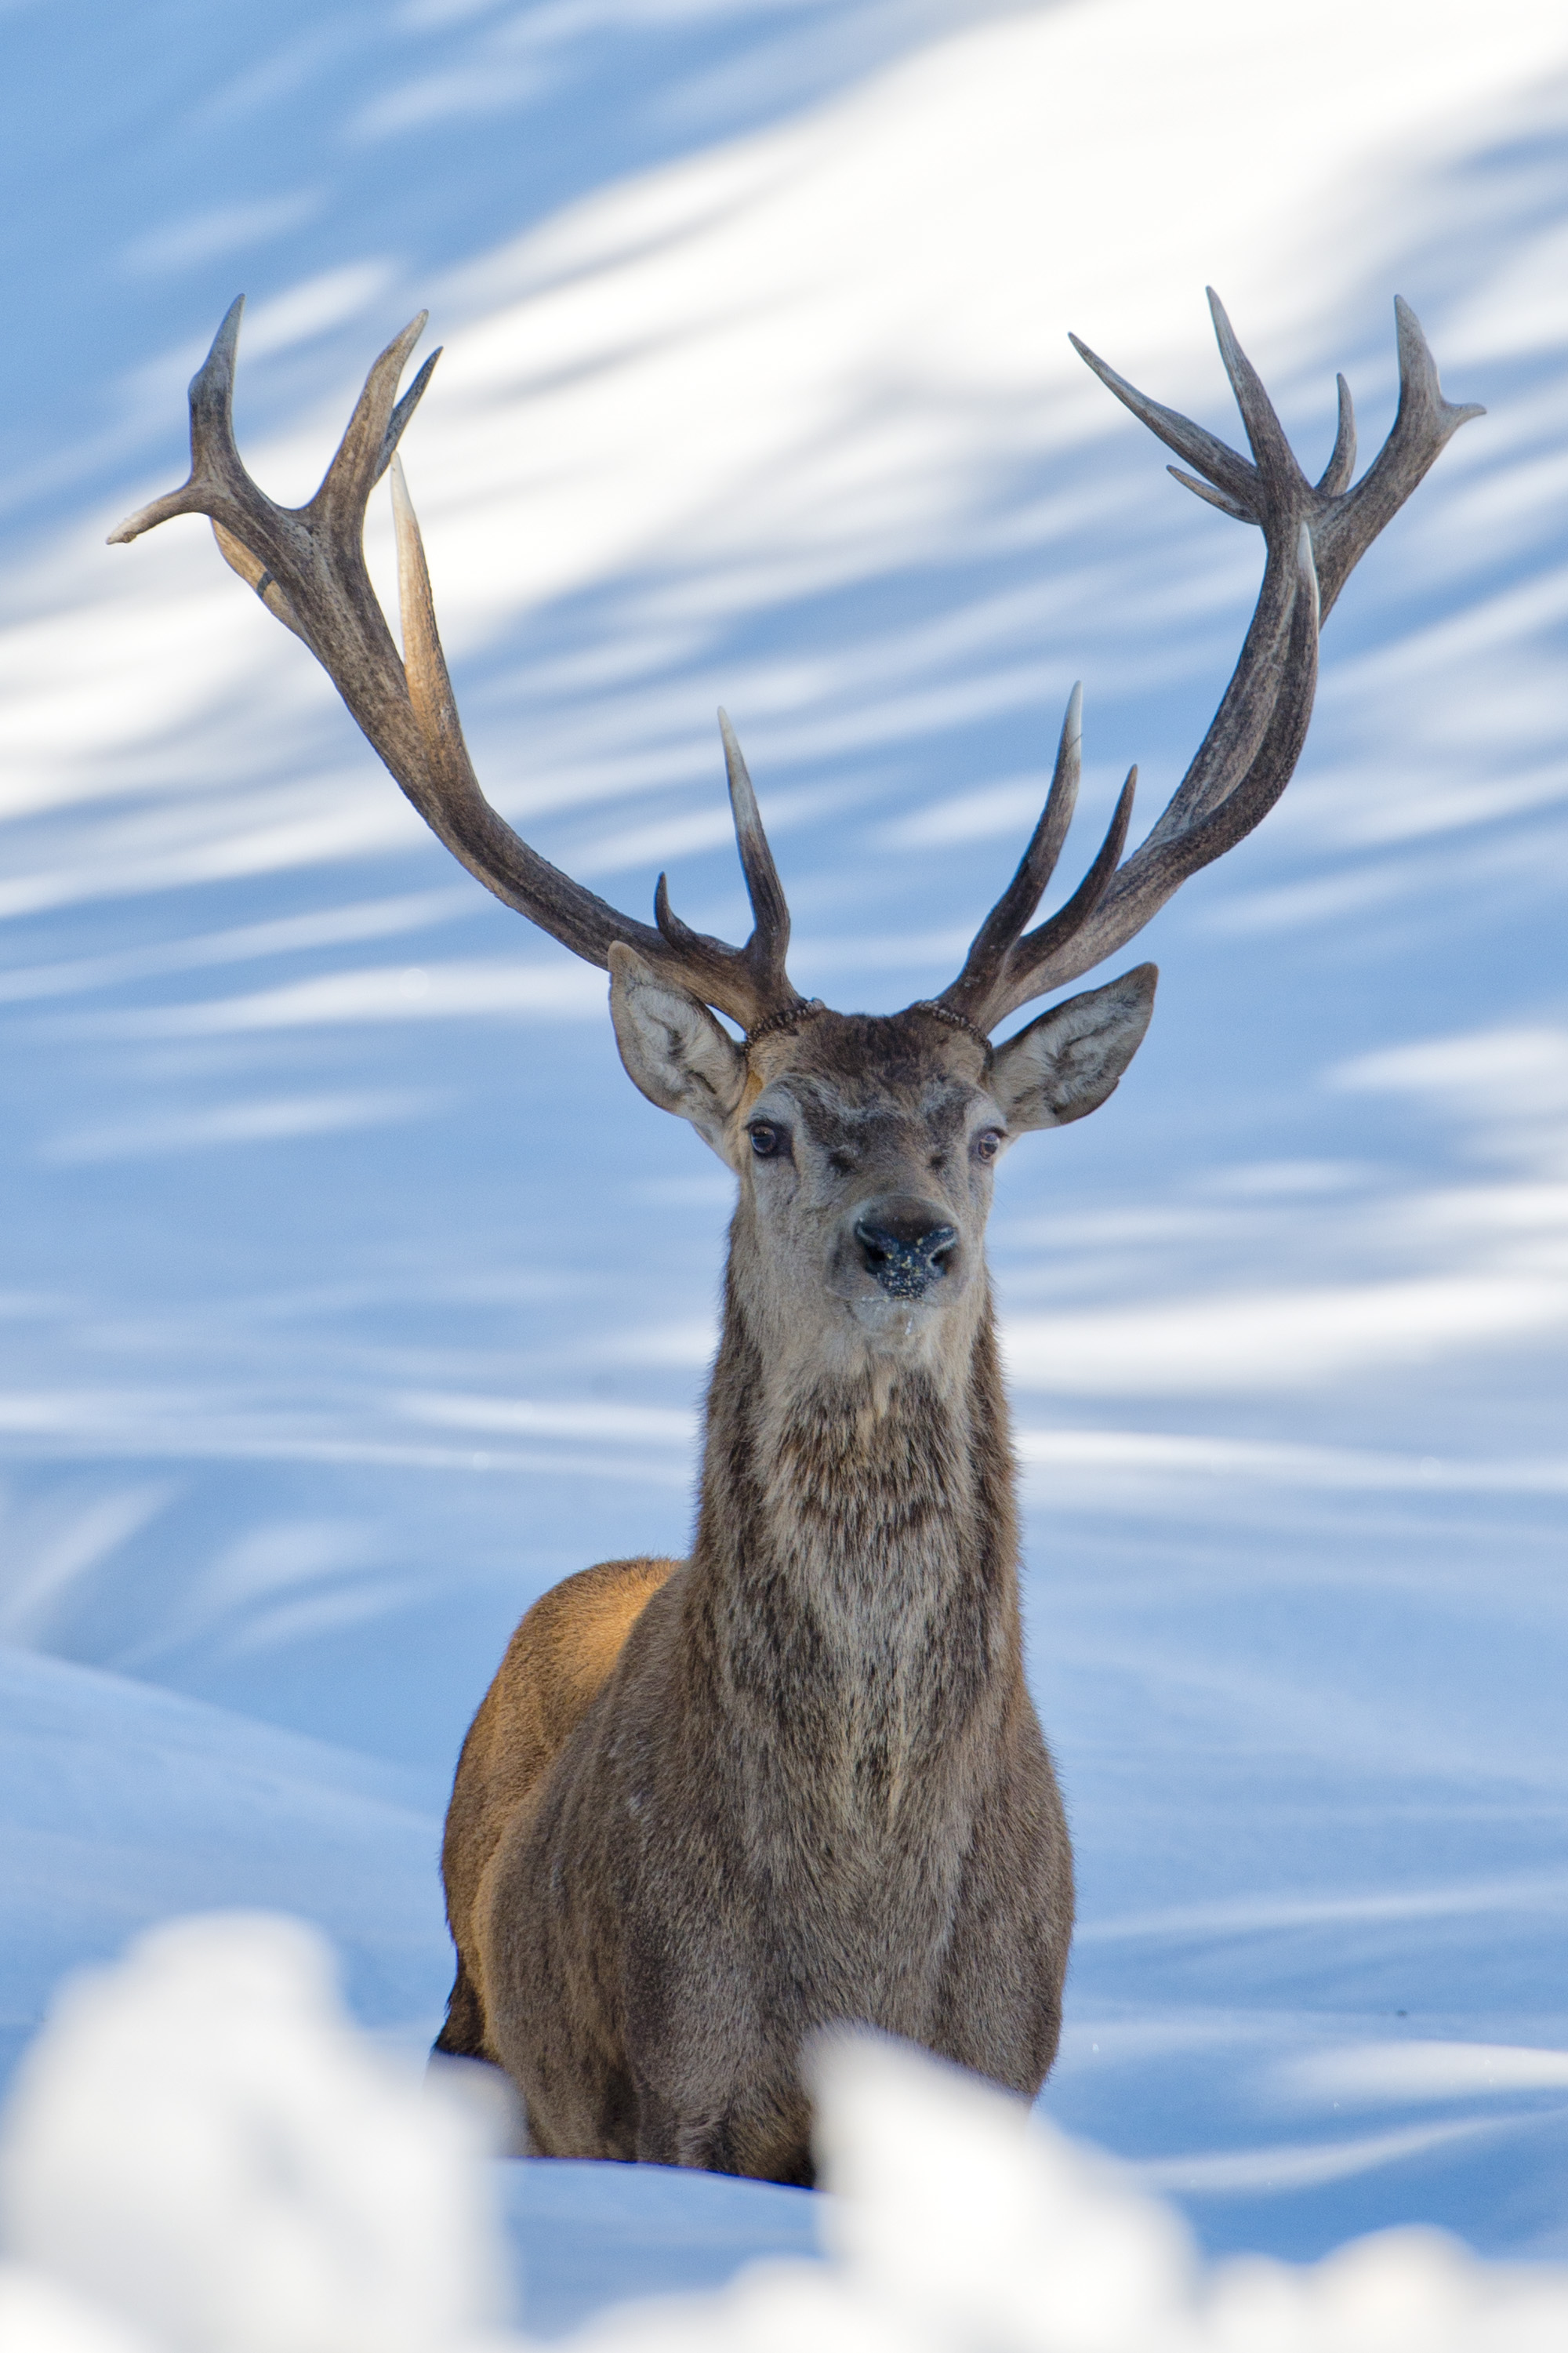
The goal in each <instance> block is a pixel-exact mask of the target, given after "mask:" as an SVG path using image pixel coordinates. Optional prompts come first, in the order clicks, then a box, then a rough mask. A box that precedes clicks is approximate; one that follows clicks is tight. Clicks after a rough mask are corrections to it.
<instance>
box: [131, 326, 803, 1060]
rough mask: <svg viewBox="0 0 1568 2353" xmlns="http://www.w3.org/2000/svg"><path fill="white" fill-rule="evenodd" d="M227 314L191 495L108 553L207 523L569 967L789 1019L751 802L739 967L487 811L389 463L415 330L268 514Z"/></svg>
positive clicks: (136, 519) (436, 823) (400, 424)
mask: <svg viewBox="0 0 1568 2353" xmlns="http://www.w3.org/2000/svg"><path fill="white" fill-rule="evenodd" d="M240 309H241V305H240V304H239V303H238V302H236V303H235V304H234V305H233V307H232V308H231V310H230V311H229V312H228V315H227V317H226V319H225V321H224V322H223V325H222V326H221V327H220V328H219V330H218V333H217V336H216V340H215V342H214V343H213V347H212V350H211V352H210V353H208V355H207V358H206V360H205V362H204V364H203V365H202V367H201V368H200V369H199V370H198V372H197V374H196V375H195V379H194V381H193V382H192V385H191V471H190V475H189V477H188V479H187V480H185V481H184V483H183V484H182V485H181V487H180V489H179V490H177V491H171V492H170V493H169V494H168V496H167V497H165V498H162V499H155V500H154V501H153V502H152V504H151V505H150V506H146V507H143V508H142V511H141V512H140V513H138V514H135V515H132V517H131V518H130V520H129V521H128V522H123V523H121V526H120V528H119V530H118V531H116V532H114V533H111V534H110V536H111V538H112V539H113V540H115V541H117V542H124V541H127V540H132V539H135V538H136V537H138V536H139V534H140V533H142V532H144V531H148V530H151V529H152V527H153V525H154V524H155V523H160V522H165V521H167V519H168V518H169V517H170V516H172V515H177V514H205V515H207V516H209V517H210V518H211V520H212V523H213V527H214V531H215V533H216V536H217V541H218V545H219V547H220V548H221V549H222V551H223V554H224V555H225V557H226V560H227V561H228V562H229V563H230V564H231V565H233V566H234V568H235V570H236V571H237V572H238V573H239V574H240V575H241V577H242V578H243V579H245V580H247V581H248V582H249V584H250V586H252V587H253V588H255V589H256V591H257V593H258V596H260V597H261V598H262V601H263V602H264V603H265V604H266V605H267V607H268V610H269V611H270V612H271V613H272V614H273V615H274V616H275V617H276V618H277V619H279V620H280V621H282V622H283V623H284V624H285V625H286V626H287V627H288V628H291V629H293V630H294V631H295V633H296V635H298V636H299V637H300V638H303V640H304V642H305V643H306V644H307V645H308V646H309V647H310V650H311V652H312V653H313V654H314V655H315V656H316V659H318V660H319V661H320V662H321V667H322V668H323V669H324V670H326V672H327V674H328V676H329V677H330V678H331V681H332V682H333V684H334V685H335V686H336V688H337V690H338V692H339V693H340V694H341V695H342V699H343V701H344V702H345V703H346V704H347V705H348V708H349V710H350V711H351V712H352V713H353V717H354V718H355V719H356V720H357V721H358V723H359V724H360V726H361V727H362V728H363V731H364V733H365V734H366V735H367V736H368V738H369V739H370V742H371V743H372V744H374V747H375V749H376V751H377V752H378V753H379V754H380V755H381V757H382V759H383V760H384V762H385V764H386V765H387V767H388V768H389V769H390V770H391V772H392V775H393V776H394V777H395V779H396V781H397V783H398V784H399V785H400V786H402V788H403V790H404V792H405V793H406V795H407V796H408V798H409V799H410V800H411V801H412V802H413V804H414V806H415V807H416V809H417V810H418V811H419V813H420V815H421V817H423V818H424V819H425V821H426V824H427V825H429V826H430V828H432V830H433V831H434V832H435V833H436V834H437V835H438V836H439V838H440V839H441V840H442V841H444V842H445V843H446V845H447V848H448V849H450V850H451V851H452V852H453V853H454V855H455V856H456V857H458V859H460V860H461V861H462V863H463V864H464V865H465V866H466V867H468V871H469V872H470V873H472V874H474V875H475V876H477V877H478V879H479V881H481V882H483V883H484V885H485V887H486V888H487V890H489V891H492V892H494V893H495V895H496V897H497V898H498V899H500V900H501V901H503V902H504V903H505V904H506V905H508V906H510V907H513V908H515V909H516V910H517V911H518V913H520V914H523V915H526V916H527V917H528V918H529V919H530V921H531V922H532V923H538V924H539V925H540V927H541V928H542V930H544V931H547V932H549V933H550V934H552V937H554V938H555V939H558V940H560V941H561V942H562V944H563V945H564V946H566V947H569V948H570V949H572V951H573V952H574V955H580V956H583V957H584V959H585V960H586V961H587V962H588V963H590V964H596V965H601V966H603V965H607V964H608V962H609V951H610V949H611V947H612V946H613V945H614V944H615V943H616V941H617V940H620V941H624V942H625V943H626V945H628V946H630V947H633V948H635V949H636V950H637V953H638V954H639V955H643V956H645V957H647V959H648V961H649V962H650V963H652V964H653V965H655V966H656V967H657V968H658V970H659V971H661V972H662V973H663V974H665V975H666V976H668V978H670V979H671V980H673V981H675V982H676V983H677V985H678V986H679V987H685V988H688V989H689V990H690V992H691V993H692V994H693V995H694V996H697V997H700V998H701V999H702V1000H703V1002H704V1003H706V1004H709V1005H711V1006H714V1007H715V1008H717V1009H718V1010H719V1011H720V1012H722V1013H727V1014H729V1015H730V1016H731V1018H732V1019H734V1020H736V1021H739V1022H740V1023H741V1024H742V1026H743V1027H745V1028H748V1029H751V1028H754V1027H755V1025H756V1024H757V1023H758V1021H760V1020H762V1019H763V1018H766V1017H767V1016H769V1015H772V1014H775V1013H777V1012H778V1011H779V1010H780V1008H781V1006H787V1005H788V1004H789V1003H791V1002H798V1000H796V999H795V997H794V992H793V990H791V988H790V986H789V982H788V978H787V976H786V975H785V973H784V944H786V943H787V940H788V936H789V919H788V913H787V910H785V908H784V892H783V891H782V889H781V888H780V886H779V881H778V877H777V874H776V873H775V872H774V871H773V862H772V860H771V858H770V857H769V856H768V853H767V846H766V843H765V840H763V836H762V827H761V821H760V819H758V818H757V817H756V805H755V800H754V797H751V795H750V786H749V784H746V785H745V786H744V787H743V796H742V795H741V794H737V793H736V788H735V786H734V779H733V774H732V775H731V792H732V795H733V796H734V797H735V799H736V808H737V826H738V829H739V830H740V832H741V835H742V862H743V863H744V864H745V866H746V873H747V881H748V885H749V886H750V887H751V889H752V902H753V905H754V906H756V908H757V911H758V918H759V921H758V927H757V930H756V931H755V932H754V933H753V935H752V943H751V944H749V945H748V947H747V948H746V949H738V948H731V947H727V946H726V945H725V944H724V943H723V942H722V941H720V940H700V939H699V937H698V935H697V934H695V933H688V932H687V930H686V927H685V925H683V924H677V923H676V920H675V918H674V917H670V918H669V923H668V928H667V927H665V926H663V925H662V923H661V928H660V929H658V930H655V929H654V928H653V926H652V925H650V924H647V923H637V921H636V920H635V919H634V918H633V917H631V916H629V915H624V914H622V913H620V912H619V910H618V909H616V908H615V907H612V906H611V905H610V904H609V903H608V902H607V901H605V900H604V899H601V898H599V897H598V896H597V895H596V894H595V892H592V891H588V890H585V889H584V887H583V885H582V884H581V883H578V882H574V881H573V880H572V878H571V876H570V875H567V874H563V872H562V871H560V869H559V868H558V867H555V866H552V864H551V863H550V861H549V860H548V859H545V858H542V857H541V856H540V854H539V852H538V851H537V850H536V849H532V848H531V846H530V844H529V843H528V842H526V841H524V840H523V839H522V838H521V835H519V834H517V833H515V832H514V831H513V830H512V828H511V827H510V826H509V825H508V824H507V822H506V820H505V819H504V818H502V817H500V815H499V814H498V813H497V811H496V810H495V809H493V808H492V807H490V805H489V801H487V800H486V798H485V797H484V794H483V792H482V791H481V789H480V787H479V779H478V778H477V776H475V774H474V768H473V763H472V762H471V761H470V759H469V757H468V747H467V745H466V744H465V743H464V741H463V730H462V723H461V722H460V720H459V718H458V706H457V702H456V698H455V697H454V695H453V693H452V684H451V680H450V677H449V676H448V673H447V662H446V657H445V655H444V653H443V651H442V649H441V639H440V633H439V631H438V629H437V625H436V611H435V605H434V601H433V599H432V597H431V594H430V578H429V571H428V567H427V566H426V561H425V551H424V546H423V543H422V542H421V540H420V536H419V526H418V522H417V521H416V517H415V513H414V509H413V506H412V505H411V503H410V501H409V498H408V491H407V485H406V484H405V481H404V480H403V475H402V469H401V467H400V466H396V465H395V463H394V460H395V451H396V448H397V444H398V441H399V439H400V438H401V436H402V434H403V432H404V429H405V427H406V425H407V423H408V421H409V418H410V417H412V416H413V414H414V411H415V408H416V406H417V405H418V402H419V399H420V397H421V396H422V395H423V393H424V391H425V388H426V385H427V384H428V383H429V381H430V373H431V370H432V368H433V367H434V365H435V363H436V360H437V358H438V357H439V353H432V355H431V357H430V358H429V359H428V360H426V363H425V364H424V366H423V367H422V368H421V369H420V370H419V373H418V375H416V377H415V379H414V382H413V383H412V384H411V385H410V386H409V388H408V390H407V391H406V392H405V394H404V395H403V396H402V398H401V399H399V398H398V397H397V382H398V377H399V376H400V375H401V374H402V371H403V367H404V364H405V361H406V359H407V357H408V354H409V352H410V351H411V350H412V348H413V345H414V343H416V340H417V338H418V336H419V334H420V332H422V330H423V328H424V325H425V314H424V313H423V312H421V314H420V316H419V317H418V318H417V319H416V320H413V321H411V322H410V323H409V324H408V326H406V327H405V329H404V330H403V332H402V333H401V334H400V335H396V336H395V337H394V339H393V341H392V342H391V343H389V344H388V345H387V347H386V349H385V350H384V352H383V353H382V354H381V356H380V357H379V359H378V360H377V361H376V363H375V364H374V367H373V368H372V369H371V371H370V374H369V375H368V376H367V377H366V379H365V385H364V389H363V392H362V393H361V395H360V396H359V399H358V401H357V402H356V403H355V406H354V411H353V417H351V418H350V420H349V426H348V429H347V431H346V432H345V433H344V435H343V438H342V441H341V443H340V444H339V446H338V449H337V451H336V454H335V455H334V457H333V459H332V461H331V465H330V466H329V467H328V469H327V471H326V474H325V475H324V477H323V478H322V480H321V487H320V489H319V490H318V491H316V494H315V496H314V497H313V498H312V499H311V500H310V503H309V505H307V506H303V507H280V506H279V505H277V504H276V503H275V502H274V501H272V500H270V499H268V497H266V495H265V494H264V493H263V492H262V491H260V490H258V488H257V485H256V484H255V483H254V482H253V481H252V480H251V479H250V477H249V475H248V474H247V472H246V470H245V467H244V466H243V464H242V463H241V461H240V458H239V453H238V451H237V448H236V446H235V441H234V430H233V422H232V407H233V388H234V364H235V348H236V343H237V337H238V332H239V319H240ZM389 465H393V467H394V471H393V512H394V515H395V522H396V528H397V546H398V583H399V591H400V596H401V600H402V606H403V618H404V628H405V645H406V654H407V666H406V670H405V664H404V661H403V659H400V658H399V655H398V651H397V648H396V646H395V644H394V642H393V638H392V632H391V631H390V629H389V628H387V626H386V618H385V616H384V614H383V612H382V609H381V607H380V605H379V604H378V602H377V601H376V596H375V591H374V588H373V586H372V585H371V580H370V575H369V573H368V571H367V570H366V568H365V562H364V550H363V523H364V510H365V503H366V501H367V500H368V498H369V496H370V493H371V491H372V490H373V489H374V486H375V484H376V482H377V481H378V480H380V478H381V476H382V474H383V473H384V472H385V471H386V470H387V468H388V466H389ZM737 756H738V755H737ZM743 775H744V771H743V768H742V776H743ZM742 798H744V800H745V802H746V804H747V806H746V807H744V808H743V807H742ZM742 816H744V817H745V819H746V822H745V823H744V824H743V825H742V822H741V820H742ZM759 844H761V848H760V850H759V848H758V845H759ZM661 894H662V884H661ZM666 913H668V907H666ZM764 913H765V915H766V920H765V921H764V920H763V916H764Z"/></svg>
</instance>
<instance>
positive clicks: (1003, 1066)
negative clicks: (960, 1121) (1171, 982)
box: [991, 964, 1160, 1134]
mask: <svg viewBox="0 0 1568 2353" xmlns="http://www.w3.org/2000/svg"><path fill="white" fill-rule="evenodd" d="M1159 977H1160V975H1159V970H1158V968H1157V966H1155V965H1152V964H1141V965H1137V966H1136V967H1135V969H1134V970H1133V971H1131V972H1124V973H1123V974H1122V975H1121V978H1120V979H1119V980H1111V981H1108V982H1107V983H1106V985H1105V987H1103V988H1091V989H1089V990H1087V991H1086V992H1085V994H1084V995H1083V996H1082V997H1068V1001H1067V1003H1066V1004H1065V1005H1053V1006H1052V1008H1051V1009H1050V1011H1049V1012H1048V1013H1042V1014H1041V1016H1040V1018H1039V1019H1038V1020H1037V1021H1031V1022H1030V1024H1029V1026H1028V1028H1027V1029H1020V1030H1019V1032H1018V1034H1017V1036H1016V1038H1009V1039H1008V1040H1007V1043H1006V1044H1005V1046H999V1047H998V1048H997V1049H996V1060H995V1061H994V1063H993V1065H992V1070H991V1091H992V1092H993V1093H994V1095H995V1097H996V1100H997V1102H998V1103H1000V1104H1001V1106H1002V1109H1003V1111H1004V1112H1005V1114H1006V1119H1007V1124H1008V1126H1009V1127H1010V1128H1011V1129H1012V1130H1013V1131H1014V1133H1015V1134H1020V1133H1021V1132H1022V1131H1023V1130H1024V1129H1026V1128H1030V1127H1066V1125H1067V1124H1068V1121H1069V1120H1074V1119H1082V1118H1084V1117H1085V1116H1086V1115H1087V1114H1088V1113H1089V1112H1091V1111H1098V1110H1099V1109H1100V1104H1101V1103H1103V1102H1104V1101H1105V1099H1106V1097H1107V1095H1110V1094H1113V1093H1114V1092H1115V1091H1116V1084H1117V1082H1118V1080H1119V1079H1120V1078H1121V1073H1122V1071H1124V1070H1125V1069H1126V1068H1127V1065H1128V1063H1129V1062H1130V1061H1131V1060H1132V1057H1133V1055H1134V1054H1135V1053H1136V1052H1137V1051H1138V1049H1139V1047H1140V1046H1141V1045H1142V1042H1143V1032H1144V1030H1145V1029H1147V1028H1148V1027H1149V1017H1150V1015H1151V1014H1152V1012H1153V1010H1154V984H1155V982H1156V981H1157V980H1158V978H1159Z"/></svg>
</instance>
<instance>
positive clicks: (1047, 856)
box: [940, 681, 1083, 1029]
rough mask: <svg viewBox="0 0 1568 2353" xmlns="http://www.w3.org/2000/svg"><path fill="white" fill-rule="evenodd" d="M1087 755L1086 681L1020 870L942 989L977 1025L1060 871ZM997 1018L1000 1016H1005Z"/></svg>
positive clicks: (1074, 697)
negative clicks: (958, 970) (953, 977)
mask: <svg viewBox="0 0 1568 2353" xmlns="http://www.w3.org/2000/svg"><path fill="white" fill-rule="evenodd" d="M1082 756H1083V686H1082V683H1081V681H1080V683H1079V684H1078V685H1077V686H1075V687H1074V688H1073V691H1072V692H1071V693H1070V694H1069V695H1068V707H1067V712H1066V713H1065V715H1064V717H1063V720H1062V732H1061V735H1060V738H1059V740H1058V744H1057V760H1056V766H1055V767H1054V769H1053V770H1052V772H1051V785H1050V790H1049V792H1048V793H1047V796H1046V805H1045V807H1044V808H1043V809H1042V810H1041V811H1040V815H1039V818H1038V820H1037V824H1036V826H1035V830H1034V832H1033V834H1032V835H1031V836H1030V838H1029V846H1028V848H1027V849H1026V850H1025V852H1024V855H1023V857H1022V858H1021V860H1019V862H1018V871H1017V872H1016V874H1015V875H1014V877H1013V880H1012V881H1011V882H1009V883H1008V885H1007V888H1006V889H1005V891H1004V892H1003V893H1002V896H1001V897H1000V898H999V899H998V900H997V902H996V904H995V905H994V907H993V908H992V910H991V913H989V914H988V915H987V916H986V918H985V921H984V923H982V924H981V926H980V929H979V930H978V931H977V932H976V933H975V934H974V938H973V941H972V943H971V944H970V950H969V954H968V955H967V956H966V957H965V958H964V960H963V971H962V972H961V973H960V974H959V976H958V978H957V979H956V980H955V981H953V982H952V983H951V984H950V985H949V987H946V988H944V989H943V990H942V997H941V1000H940V1001H941V1002H942V1004H943V1005H951V1006H952V1009H953V1011H954V1012H955V1013H962V1014H963V1017H964V1018H965V1020H968V1021H973V1023H974V1024H975V1026H976V1028H977V1029H983V1028H984V1027H985V1023H984V1012H985V1008H986V1006H987V1005H988V1004H989V1002H990V1000H991V997H992V995H993V993H994V989H995V987H996V982H997V979H998V977H999V976H1000V975H1001V973H1002V971H1003V969H1004V967H1005V965H1006V962H1007V959H1008V956H1009V955H1010V954H1011V952H1012V950H1013V948H1014V946H1015V944H1016V942H1017V939H1018V936H1019V934H1020V933H1021V932H1022V931H1023V928H1024V926H1025V924H1026V923H1027V922H1028V920H1029V918H1030V916H1031V915H1032V914H1033V913H1034V912H1035V910H1036V908H1037V906H1038V905H1039V903H1040V901H1041V900H1042V899H1043V898H1044V896H1045V894H1046V888H1047V884H1048V883H1049V881H1050V879H1051V876H1052V875H1053V874H1054V873H1055V872H1056V871H1057V863H1058V860H1059V859H1060V857H1061V854H1062V848H1063V845H1064V843H1065V842H1066V840H1067V838H1068V827H1069V826H1070V825H1071V823H1072V818H1073V811H1074V809H1075V808H1076V807H1078V788H1079V775H1080V773H1081V767H1082ZM994 1018H997V1019H1000V1018H1001V1017H1000V1016H999V1015H998V1016H996V1017H994Z"/></svg>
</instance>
